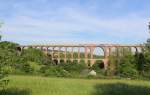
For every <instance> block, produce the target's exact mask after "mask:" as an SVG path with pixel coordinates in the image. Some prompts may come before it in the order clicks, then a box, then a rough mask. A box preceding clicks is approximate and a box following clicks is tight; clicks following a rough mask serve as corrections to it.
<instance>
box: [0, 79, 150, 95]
mask: <svg viewBox="0 0 150 95" xmlns="http://www.w3.org/2000/svg"><path fill="white" fill-rule="evenodd" d="M8 78H9V79H10V83H9V85H8V86H7V88H6V89H5V90H3V91H2V90H1V91H0V95H150V81H140V80H112V79H110V80H96V79H67V78H46V77H38V76H9V77H8Z"/></svg>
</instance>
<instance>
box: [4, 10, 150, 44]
mask: <svg viewBox="0 0 150 95" xmlns="http://www.w3.org/2000/svg"><path fill="white" fill-rule="evenodd" d="M52 14H54V16H51V15H52ZM41 16H42V15H41ZM47 16H49V18H46V19H45V18H44V17H45V15H43V17H41V18H40V19H38V18H34V17H32V16H28V14H27V15H23V16H22V15H18V16H15V17H13V18H10V19H8V20H6V22H5V25H4V27H3V29H2V30H3V34H4V39H11V40H14V41H15V40H17V41H18V40H22V39H26V40H27V41H29V40H30V41H31V40H34V39H36V38H41V39H40V40H36V41H44V40H53V41H54V39H53V37H56V38H57V37H59V39H61V38H62V39H61V40H57V39H56V42H57V41H64V42H65V41H66V42H69V41H70V42H73V41H74V40H76V41H77V42H79V41H81V42H82V40H83V41H85V42H93V41H96V40H100V41H104V42H107V41H108V40H111V39H110V38H109V37H110V36H111V37H115V38H116V39H117V38H118V39H124V40H126V39H131V40H132V39H137V40H138V39H139V40H140V41H141V39H142V40H145V39H146V38H147V37H148V33H147V31H148V30H147V21H148V19H145V18H142V17H140V16H138V15H128V16H124V17H120V18H111V19H110V18H109V19H107V18H105V19H104V18H101V17H95V16H93V15H91V14H90V13H85V12H83V11H79V10H75V9H73V8H61V9H60V10H58V11H52V12H49V13H47V14H46V17H47ZM75 32H79V33H80V32H84V33H85V35H82V36H83V38H84V36H86V33H87V32H90V33H93V34H94V33H97V35H99V39H94V37H93V41H91V39H82V38H80V39H78V38H77V39H74V38H72V39H71V37H70V38H68V39H67V37H69V36H71V35H72V34H74V33H75ZM101 34H105V35H108V38H107V37H106V38H105V39H103V37H102V36H101ZM51 37H52V38H51ZM69 39H70V40H69ZM107 39H108V40H107ZM72 40H73V41H72ZM140 41H139V42H140ZM137 42H138V41H137Z"/></svg>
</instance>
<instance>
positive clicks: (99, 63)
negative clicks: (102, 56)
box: [90, 60, 105, 75]
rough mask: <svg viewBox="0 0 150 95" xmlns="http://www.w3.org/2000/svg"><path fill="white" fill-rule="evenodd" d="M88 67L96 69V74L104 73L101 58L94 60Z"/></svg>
mask: <svg viewBox="0 0 150 95" xmlns="http://www.w3.org/2000/svg"><path fill="white" fill-rule="evenodd" d="M90 69H91V70H94V71H96V73H97V74H102V75H104V74H105V70H104V63H103V62H102V61H101V60H99V61H96V62H95V64H93V65H92V67H91V68H90Z"/></svg>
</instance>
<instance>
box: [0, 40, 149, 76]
mask: <svg viewBox="0 0 150 95" xmlns="http://www.w3.org/2000/svg"><path fill="white" fill-rule="evenodd" d="M18 46H19V45H18V44H16V43H12V42H7V41H2V42H0V63H1V64H0V78H2V77H3V76H4V75H6V74H32V75H43V76H55V77H56V76H57V77H80V78H81V77H88V73H89V72H90V71H92V70H94V71H96V73H97V76H100V77H105V78H106V77H109V78H113V77H121V78H140V77H143V78H150V69H149V68H150V40H148V41H147V43H146V44H145V48H143V50H142V51H141V52H135V54H133V53H131V52H130V51H129V49H124V54H123V55H121V53H120V52H122V51H119V52H116V51H114V52H113V53H112V55H111V56H110V58H109V64H108V67H107V70H105V69H104V63H103V62H102V61H97V62H96V64H94V65H93V66H92V67H90V66H87V65H86V64H84V62H83V61H81V63H80V64H78V63H77V60H76V61H74V62H71V61H70V60H67V63H64V60H61V61H60V62H61V63H60V64H56V60H55V61H52V58H51V56H50V55H49V54H48V55H47V54H45V53H44V52H42V51H41V50H40V49H34V48H28V49H24V50H22V51H20V49H18ZM117 53H118V54H117ZM100 77H99V78H100Z"/></svg>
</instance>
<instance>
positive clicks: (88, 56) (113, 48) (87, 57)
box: [19, 44, 143, 68]
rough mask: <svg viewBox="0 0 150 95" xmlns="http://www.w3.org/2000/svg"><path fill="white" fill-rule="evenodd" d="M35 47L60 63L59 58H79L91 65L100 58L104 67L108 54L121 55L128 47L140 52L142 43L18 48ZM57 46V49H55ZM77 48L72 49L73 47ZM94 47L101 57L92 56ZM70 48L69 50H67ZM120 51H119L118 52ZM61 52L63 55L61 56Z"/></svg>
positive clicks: (22, 46) (33, 46)
mask: <svg viewBox="0 0 150 95" xmlns="http://www.w3.org/2000/svg"><path fill="white" fill-rule="evenodd" d="M29 47H32V48H36V49H41V50H42V51H44V52H45V53H46V54H50V55H51V57H52V60H57V61H58V63H60V60H61V59H63V60H64V62H66V61H67V60H70V61H72V62H73V61H74V60H77V61H78V63H80V61H81V60H84V62H85V63H86V64H88V62H90V65H93V64H94V63H95V62H96V61H97V60H101V61H103V63H104V67H105V68H106V67H107V65H108V60H109V56H110V55H111V54H113V52H116V56H121V55H123V54H124V53H125V52H126V51H125V50H126V49H128V50H129V51H131V52H133V53H134V52H140V51H141V50H142V48H143V46H142V45H121V44H98V45H96V44H79V45H21V46H20V47H19V48H20V50H23V49H26V48H29ZM56 48H57V49H56ZM75 48H76V49H77V50H76V51H74V49H75ZM96 48H99V49H101V52H102V53H103V55H101V56H102V57H101V58H94V56H95V54H94V52H98V50H96ZM68 49H70V51H68ZM119 51H121V53H120V52H119ZM81 52H82V54H84V58H81ZM68 53H70V56H71V57H70V58H67V54H68ZM74 53H76V58H75V57H74ZM62 54H63V56H64V57H61V55H62Z"/></svg>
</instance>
